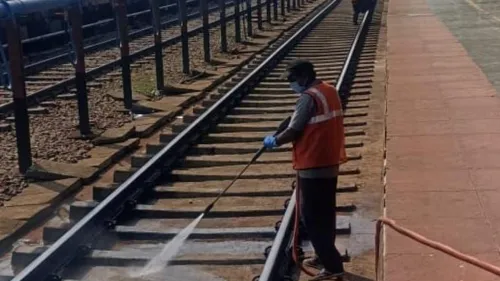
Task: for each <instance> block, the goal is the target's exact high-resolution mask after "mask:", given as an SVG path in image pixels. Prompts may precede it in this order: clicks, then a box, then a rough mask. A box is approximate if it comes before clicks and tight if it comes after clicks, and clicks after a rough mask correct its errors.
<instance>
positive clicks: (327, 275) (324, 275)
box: [309, 269, 344, 281]
mask: <svg viewBox="0 0 500 281" xmlns="http://www.w3.org/2000/svg"><path fill="white" fill-rule="evenodd" d="M343 277H344V272H339V273H331V272H328V271H326V270H324V269H323V270H321V271H320V273H318V275H316V276H314V278H312V279H309V281H323V280H335V281H340V280H343Z"/></svg>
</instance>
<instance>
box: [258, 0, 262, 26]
mask: <svg viewBox="0 0 500 281" xmlns="http://www.w3.org/2000/svg"><path fill="white" fill-rule="evenodd" d="M257 28H258V29H259V30H262V0H257Z"/></svg>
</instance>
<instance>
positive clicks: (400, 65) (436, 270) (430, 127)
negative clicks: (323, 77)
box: [383, 0, 500, 281]
mask: <svg viewBox="0 0 500 281" xmlns="http://www.w3.org/2000/svg"><path fill="white" fill-rule="evenodd" d="M437 2H438V1H426V0H400V1H390V2H389V3H388V11H387V14H386V17H387V58H386V59H387V61H386V62H387V76H388V81H387V103H386V105H387V116H386V128H387V138H386V152H387V154H386V160H387V161H386V188H385V189H386V199H385V214H386V215H387V217H389V218H391V219H394V220H395V221H396V222H397V223H398V224H399V225H402V226H405V227H407V228H409V229H411V230H413V231H416V232H418V233H420V234H422V235H424V236H426V237H428V238H429V239H432V240H435V241H439V242H441V243H444V244H447V245H449V246H451V247H453V248H455V249H456V250H458V251H461V252H463V253H465V254H469V255H472V256H475V257H477V258H479V259H481V260H483V261H486V262H489V263H492V264H493V265H498V264H500V256H499V253H498V249H499V242H500V240H499V237H498V231H499V230H500V220H499V215H498V200H499V198H500V190H499V186H498V184H497V183H498V179H499V177H500V170H499V169H500V164H499V163H500V162H499V161H498V152H499V151H500V146H499V144H500V134H499V133H500V123H499V121H500V120H499V118H500V100H499V99H498V96H497V95H498V93H497V91H496V90H495V88H494V84H495V81H494V79H493V78H494V75H493V74H492V72H493V70H492V69H493V68H492V63H493V62H494V60H498V57H492V56H490V57H489V58H490V62H489V63H490V64H489V67H484V66H485V64H484V59H485V58H483V61H482V62H481V59H480V55H478V54H479V52H480V50H481V49H484V46H483V45H484V44H483V43H481V42H492V40H495V39H493V38H491V36H493V35H494V33H486V32H483V31H485V30H486V29H488V30H493V29H494V27H495V25H498V22H495V21H493V20H492V21H488V19H487V18H488V16H492V14H489V12H486V10H485V9H486V7H481V3H476V2H475V1H468V0H465V1H455V2H460V3H459V4H457V3H451V2H450V1H444V2H447V5H448V6H447V7H446V5H444V4H443V3H440V4H438V3H437ZM462 2H463V3H462ZM483 2H484V1H483ZM486 2H487V1H486ZM483 4H484V3H483ZM490 4H491V3H490ZM436 7H437V8H436ZM490 8H491V7H490ZM485 12H486V14H485ZM461 13H462V14H463V13H467V15H468V16H467V17H465V16H463V15H462V14H461ZM462 16H463V19H462V20H460V19H461V17H462ZM451 18H453V19H454V20H452V19H451ZM468 22H469V23H471V25H470V26H468V27H467V28H466V27H465V25H464V24H467V23H468ZM478 22H482V23H483V24H484V26H483V27H481V28H479V29H478V27H477V26H476V25H477V24H476V23H478ZM465 33H467V34H468V36H467V35H464V34H465ZM473 33H475V35H474V38H475V44H472V41H471V39H470V38H471V37H472V34H473ZM467 39H469V40H467ZM476 63H477V64H476ZM497 65H498V64H497ZM383 243H384V270H383V273H384V280H386V281H395V280H397V281H414V280H477V281H486V280H498V277H497V276H494V275H493V274H490V273H488V272H486V271H483V270H480V269H478V268H476V267H474V266H472V265H469V264H466V263H464V262H461V261H459V260H457V259H455V258H452V257H450V256H447V255H445V254H443V253H441V252H438V251H435V250H433V249H431V248H428V247H424V246H422V245H420V244H418V243H417V242H414V241H413V240H410V239H409V238H407V237H404V236H402V235H400V234H398V233H396V232H395V231H393V230H391V229H388V228H386V229H385V232H384V242H383Z"/></svg>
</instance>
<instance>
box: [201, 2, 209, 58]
mask: <svg viewBox="0 0 500 281" xmlns="http://www.w3.org/2000/svg"><path fill="white" fill-rule="evenodd" d="M207 2H208V0H200V9H201V16H202V23H203V54H204V59H205V62H210V31H209V26H208V3H207Z"/></svg>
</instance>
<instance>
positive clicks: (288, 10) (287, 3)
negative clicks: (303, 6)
mask: <svg viewBox="0 0 500 281" xmlns="http://www.w3.org/2000/svg"><path fill="white" fill-rule="evenodd" d="M290 5H291V4H290V0H286V11H287V12H288V13H290V8H291V7H290Z"/></svg>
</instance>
